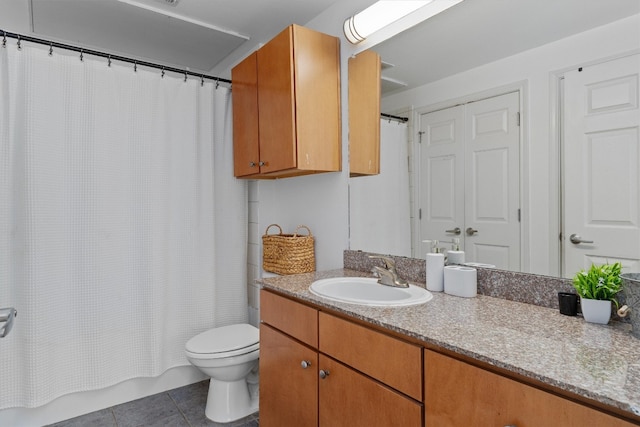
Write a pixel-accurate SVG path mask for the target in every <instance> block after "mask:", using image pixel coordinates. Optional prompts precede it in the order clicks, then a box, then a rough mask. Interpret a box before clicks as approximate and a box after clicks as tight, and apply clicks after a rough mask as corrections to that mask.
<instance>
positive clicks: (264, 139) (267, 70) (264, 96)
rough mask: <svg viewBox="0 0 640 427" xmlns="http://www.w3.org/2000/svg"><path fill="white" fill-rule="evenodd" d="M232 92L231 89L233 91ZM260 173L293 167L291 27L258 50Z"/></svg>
mask: <svg viewBox="0 0 640 427" xmlns="http://www.w3.org/2000/svg"><path fill="white" fill-rule="evenodd" d="M234 93H235V92H234ZM258 111H259V112H260V119H259V121H258V123H259V129H260V160H261V161H262V162H264V165H263V166H261V168H260V171H261V173H263V174H264V173H269V172H275V171H281V170H285V169H292V168H295V167H296V137H295V132H296V130H295V119H296V118H295V102H294V77H293V29H292V27H291V26H289V27H288V28H286V29H285V30H284V31H282V32H281V33H280V34H278V35H277V36H276V37H274V38H273V39H272V40H270V41H269V42H268V43H267V44H265V45H264V46H263V47H262V48H261V49H259V50H258Z"/></svg>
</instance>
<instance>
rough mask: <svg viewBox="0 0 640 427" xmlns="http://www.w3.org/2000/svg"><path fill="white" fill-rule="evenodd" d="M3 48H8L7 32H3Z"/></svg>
mask: <svg viewBox="0 0 640 427" xmlns="http://www.w3.org/2000/svg"><path fill="white" fill-rule="evenodd" d="M2 47H4V48H6V47H7V32H6V31H3V32H2Z"/></svg>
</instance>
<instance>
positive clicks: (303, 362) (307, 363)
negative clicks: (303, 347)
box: [300, 360, 311, 369]
mask: <svg viewBox="0 0 640 427" xmlns="http://www.w3.org/2000/svg"><path fill="white" fill-rule="evenodd" d="M300 366H302V369H307V368H308V367H309V366H311V362H309V361H308V360H303V361H302V362H300Z"/></svg>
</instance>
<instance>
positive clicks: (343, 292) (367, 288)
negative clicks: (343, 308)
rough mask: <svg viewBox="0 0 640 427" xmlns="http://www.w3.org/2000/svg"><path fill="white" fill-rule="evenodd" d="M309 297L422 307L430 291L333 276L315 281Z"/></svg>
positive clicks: (362, 278) (362, 303)
mask: <svg viewBox="0 0 640 427" xmlns="http://www.w3.org/2000/svg"><path fill="white" fill-rule="evenodd" d="M309 291H311V293H312V294H314V295H318V296H320V297H323V298H327V299H330V300H333V301H339V302H347V303H350V304H360V305H369V306H378V307H402V306H407V305H417V304H424V303H425V302H427V301H429V300H431V298H433V295H431V292H429V291H427V290H426V289H424V288H421V287H419V286H414V285H409V287H408V288H394V287H392V286H385V285H381V284H379V283H378V279H376V278H368V277H334V278H331V279H321V280H316V281H315V282H313V283H312V284H311V286H310V287H309Z"/></svg>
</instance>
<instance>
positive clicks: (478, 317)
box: [259, 269, 640, 420]
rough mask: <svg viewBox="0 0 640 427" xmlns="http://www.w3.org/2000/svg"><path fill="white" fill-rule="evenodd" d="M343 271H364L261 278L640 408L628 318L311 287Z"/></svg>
mask: <svg viewBox="0 0 640 427" xmlns="http://www.w3.org/2000/svg"><path fill="white" fill-rule="evenodd" d="M341 276H365V277H366V276H367V274H366V273H362V272H359V271H355V270H348V269H337V270H330V271H325V272H315V273H307V274H299V275H294V276H281V277H271V278H264V279H262V280H260V281H259V283H260V284H261V286H262V287H263V288H265V289H271V290H275V291H277V292H280V293H281V294H284V295H289V296H292V297H295V298H298V299H300V300H303V301H308V302H310V303H313V304H315V305H317V306H320V307H327V308H330V309H332V310H334V311H336V312H339V313H343V314H345V315H348V316H351V317H354V318H357V319H360V320H362V321H365V322H368V323H370V324H373V325H378V326H381V327H384V328H387V329H390V330H393V331H395V332H398V333H401V334H403V335H406V336H409V337H413V338H415V339H418V340H420V341H422V342H424V343H426V344H431V345H435V346H438V347H441V348H443V349H447V350H451V351H454V352H456V353H458V354H461V355H464V356H468V357H471V358H473V359H476V360H478V361H481V362H485V363H488V364H491V365H493V366H496V367H499V368H503V369H506V370H509V371H511V372H514V373H516V374H519V375H523V376H525V377H528V378H531V379H534V380H538V381H541V382H543V383H546V384H549V385H551V386H554V387H557V388H559V389H561V390H566V391H568V392H571V393H575V394H577V395H579V396H583V397H585V398H587V399H591V400H594V401H596V402H600V403H603V404H605V405H608V406H612V407H614V408H618V409H621V410H622V411H624V412H626V413H627V415H628V416H629V417H630V418H631V419H635V420H638V416H640V340H639V339H637V338H634V337H633V336H632V335H631V334H630V332H629V331H630V325H628V324H623V323H619V322H611V323H610V324H609V325H597V324H592V323H587V322H585V321H584V320H583V319H582V318H581V317H571V316H564V315H562V314H560V313H559V312H558V310H556V309H551V308H545V307H540V306H536V305H532V304H525V303H520V302H514V301H509V300H505V299H500V298H493V297H488V296H484V295H478V296H477V297H476V298H460V297H455V296H451V295H447V294H444V293H440V292H434V293H433V299H432V300H431V301H430V302H428V303H426V304H421V305H416V306H408V307H398V308H389V307H368V306H362V305H355V304H346V303H340V302H334V301H330V300H327V299H324V298H322V297H319V296H316V295H313V294H312V293H311V292H309V290H308V288H309V286H310V285H311V283H312V282H313V281H314V280H318V279H324V278H329V277H341ZM416 284H417V285H419V286H423V287H424V284H420V283H416Z"/></svg>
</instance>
